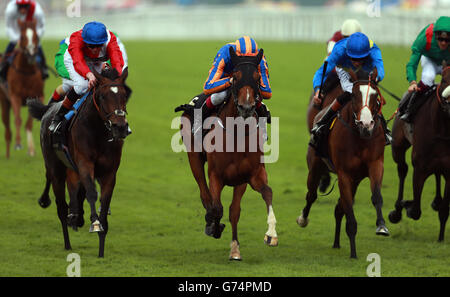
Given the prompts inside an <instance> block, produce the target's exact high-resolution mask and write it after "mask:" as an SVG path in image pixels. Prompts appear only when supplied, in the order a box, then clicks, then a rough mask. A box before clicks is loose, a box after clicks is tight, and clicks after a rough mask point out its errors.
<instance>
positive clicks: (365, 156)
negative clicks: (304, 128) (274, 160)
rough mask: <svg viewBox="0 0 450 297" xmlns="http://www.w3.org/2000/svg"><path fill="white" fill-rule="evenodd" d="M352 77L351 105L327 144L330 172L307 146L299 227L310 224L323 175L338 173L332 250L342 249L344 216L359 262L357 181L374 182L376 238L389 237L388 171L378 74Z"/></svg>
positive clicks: (331, 95) (329, 96)
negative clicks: (384, 187)
mask: <svg viewBox="0 0 450 297" xmlns="http://www.w3.org/2000/svg"><path fill="white" fill-rule="evenodd" d="M350 76H351V78H352V81H353V90H352V100H351V103H348V104H346V106H344V107H343V108H342V110H341V111H340V113H339V114H338V116H337V118H336V119H335V122H334V126H333V127H332V129H331V131H330V132H329V138H328V142H327V150H328V155H329V160H331V163H332V164H331V166H332V167H331V168H330V167H329V166H328V165H329V164H328V165H327V162H325V160H324V159H322V158H321V157H319V156H318V154H317V153H316V151H315V150H314V149H313V148H312V147H309V148H308V154H307V161H308V169H309V173H308V181H307V187H308V192H307V194H306V206H305V208H304V209H303V211H302V214H301V215H300V216H299V217H298V218H297V223H298V224H299V225H300V226H301V227H306V226H307V225H308V222H309V221H308V215H309V211H310V209H311V206H312V204H313V203H314V201H315V200H316V199H317V189H318V187H319V185H320V183H321V181H322V180H323V177H325V176H327V175H328V174H329V171H333V172H335V173H336V174H337V177H338V184H339V192H340V198H339V200H338V203H337V205H336V207H335V212H334V214H335V219H336V229H335V239H334V245H333V247H334V248H339V247H340V230H341V221H342V218H343V216H344V215H345V216H346V221H347V222H346V232H347V235H348V237H349V239H350V257H351V258H356V243H355V237H356V231H357V222H356V218H355V215H354V212H353V202H354V198H355V193H356V189H357V187H358V185H359V183H360V182H361V181H362V180H363V179H364V178H366V177H369V179H370V184H371V190H372V203H373V205H374V206H375V209H376V213H377V220H376V225H377V229H376V234H378V235H386V236H387V235H389V232H388V230H387V228H386V226H385V221H384V218H383V215H382V211H381V207H382V204H383V198H382V196H381V191H380V190H381V184H382V178H383V170H384V169H383V161H384V146H385V138H384V132H383V128H382V126H381V125H380V118H379V112H381V106H382V104H383V101H382V100H379V99H378V97H379V96H381V94H380V91H379V90H378V87H377V85H376V82H375V79H376V77H377V71H376V69H375V70H374V71H373V72H372V74H371V75H370V76H369V78H368V79H367V75H366V76H365V79H362V78H361V76H362V75H359V77H358V76H357V75H356V74H355V73H354V72H353V71H350ZM337 89H339V90H336V89H335V90H333V91H332V92H331V93H328V94H327V95H326V97H325V98H324V106H328V105H330V104H331V102H332V100H334V98H336V96H337V95H339V94H340V93H342V89H341V88H340V86H339V87H338V88H337ZM311 104H313V103H312V102H311V103H310V105H311ZM312 109H313V108H312V107H311V108H309V112H311V111H312ZM325 111H326V110H325V109H324V110H322V111H321V112H320V113H319V114H318V115H317V116H316V117H315V121H317V120H318V119H320V117H321V116H322V115H323V113H324V112H325ZM310 126H312V125H311V124H310ZM328 182H329V181H328ZM320 186H321V187H322V185H320ZM326 186H327V185H326ZM326 186H325V188H326Z"/></svg>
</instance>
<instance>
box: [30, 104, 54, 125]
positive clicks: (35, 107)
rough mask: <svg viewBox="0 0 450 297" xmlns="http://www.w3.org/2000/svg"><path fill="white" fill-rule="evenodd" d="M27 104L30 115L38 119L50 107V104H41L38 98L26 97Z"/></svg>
mask: <svg viewBox="0 0 450 297" xmlns="http://www.w3.org/2000/svg"><path fill="white" fill-rule="evenodd" d="M27 106H28V111H29V113H30V115H31V116H32V117H33V118H35V119H37V120H39V121H40V120H41V119H42V117H43V116H44V114H45V113H46V112H47V110H48V109H49V108H50V106H48V105H44V104H42V102H40V101H39V100H38V99H28V100H27Z"/></svg>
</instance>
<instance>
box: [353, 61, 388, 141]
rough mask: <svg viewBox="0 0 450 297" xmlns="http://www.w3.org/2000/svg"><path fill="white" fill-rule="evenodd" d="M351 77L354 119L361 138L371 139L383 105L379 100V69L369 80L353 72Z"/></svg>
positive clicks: (373, 72) (370, 75) (374, 71)
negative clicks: (377, 83) (377, 80)
mask: <svg viewBox="0 0 450 297" xmlns="http://www.w3.org/2000/svg"><path fill="white" fill-rule="evenodd" d="M350 76H351V77H352V80H353V90H352V109H353V118H354V120H355V124H356V127H357V128H358V131H359V134H360V136H361V137H362V138H370V137H371V136H372V134H373V131H374V128H375V123H376V120H377V114H378V113H379V111H380V109H381V105H382V103H381V102H380V100H379V99H378V96H379V95H380V91H379V90H378V87H377V85H376V78H377V69H376V68H375V69H374V70H373V71H372V73H370V74H369V76H368V79H367V78H366V79H361V77H358V76H357V75H356V74H355V73H354V72H353V71H350Z"/></svg>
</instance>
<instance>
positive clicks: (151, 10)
mask: <svg viewBox="0 0 450 297" xmlns="http://www.w3.org/2000/svg"><path fill="white" fill-rule="evenodd" d="M449 12H450V11H448V10H446V11H440V12H436V11H434V12H433V11H428V12H427V11H415V12H408V11H402V10H392V11H383V10H382V11H381V12H380V13H379V15H378V16H373V15H370V13H368V12H367V11H365V10H363V11H361V10H360V11H354V10H350V9H348V8H343V9H327V8H303V7H294V8H290V9H289V10H282V9H278V10H273V9H270V10H269V9H265V8H264V7H249V6H232V7H214V8H211V7H198V6H197V7H195V6H194V7H188V8H183V7H179V6H175V5H174V6H142V7H139V8H138V9H134V10H132V11H129V12H123V13H113V14H107V13H106V12H103V13H100V14H99V13H96V15H92V14H90V15H88V14H87V13H84V12H83V11H82V12H81V17H72V18H70V17H67V16H66V15H60V16H54V15H49V16H47V20H46V33H45V37H46V38H61V39H62V38H64V37H65V36H67V35H68V34H70V33H71V32H73V31H76V30H79V29H81V28H82V26H83V24H85V23H86V22H88V21H92V20H97V21H101V22H104V23H105V24H106V25H107V26H108V27H109V28H110V29H111V30H113V31H115V32H117V33H118V34H119V35H120V36H121V38H122V39H124V40H127V39H128V40H129V39H150V40H158V39H161V40H167V39H173V40H174V39H180V40H189V39H195V40H199V39H200V40H201V39H220V40H233V39H235V38H237V37H239V36H242V35H250V36H253V37H255V38H256V39H258V40H279V41H319V42H324V41H326V40H327V39H328V38H329V37H330V36H331V35H332V34H333V32H334V31H336V30H338V29H339V28H340V26H341V24H342V22H343V21H344V20H345V19H346V18H355V19H358V20H359V21H360V23H361V25H362V26H363V30H364V32H365V33H366V34H367V35H368V36H369V37H370V38H371V39H372V40H374V41H375V42H376V43H378V44H395V45H410V44H411V43H412V42H413V41H414V39H415V37H416V36H417V34H418V33H419V31H420V30H421V29H422V28H423V27H424V26H425V25H427V24H429V23H431V22H434V21H435V20H436V19H437V18H438V16H440V15H449ZM369 15H370V16H369ZM4 26H5V24H4V21H0V32H1V33H0V34H1V35H0V36H5V33H4V32H5V27H4Z"/></svg>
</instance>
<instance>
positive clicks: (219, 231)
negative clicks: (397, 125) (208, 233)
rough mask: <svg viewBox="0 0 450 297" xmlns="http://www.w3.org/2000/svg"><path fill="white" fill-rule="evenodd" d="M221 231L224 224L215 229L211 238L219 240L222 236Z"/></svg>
mask: <svg viewBox="0 0 450 297" xmlns="http://www.w3.org/2000/svg"><path fill="white" fill-rule="evenodd" d="M223 229H225V224H221V223H220V224H219V225H217V226H216V227H215V230H214V234H213V237H214V238H216V239H219V238H220V236H222V232H223Z"/></svg>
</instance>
